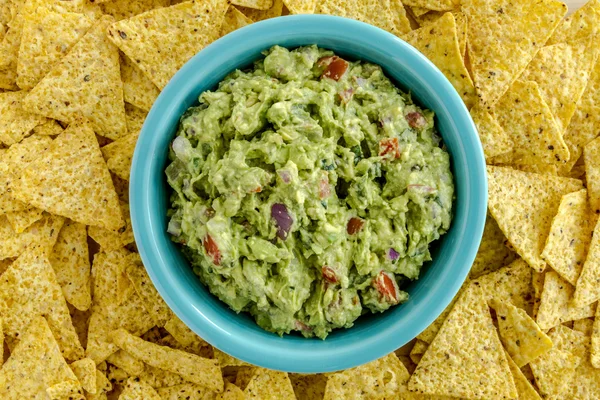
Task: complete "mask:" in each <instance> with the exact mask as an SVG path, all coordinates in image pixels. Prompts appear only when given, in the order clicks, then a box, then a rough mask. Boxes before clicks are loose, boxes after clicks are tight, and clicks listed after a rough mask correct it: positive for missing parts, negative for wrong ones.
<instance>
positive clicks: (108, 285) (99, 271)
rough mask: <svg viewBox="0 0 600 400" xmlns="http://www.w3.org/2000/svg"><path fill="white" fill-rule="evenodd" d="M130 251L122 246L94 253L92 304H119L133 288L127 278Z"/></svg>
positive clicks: (127, 296)
mask: <svg viewBox="0 0 600 400" xmlns="http://www.w3.org/2000/svg"><path fill="white" fill-rule="evenodd" d="M130 255H131V253H130V252H129V251H127V250H126V249H124V248H120V249H117V250H113V251H101V252H99V253H97V254H95V255H94V262H93V264H92V281H93V289H92V290H93V295H94V305H98V306H108V305H111V304H116V305H120V304H123V303H124V302H125V300H127V299H128V298H129V296H130V295H131V293H132V292H133V291H134V290H135V289H134V288H133V286H132V285H131V282H130V281H129V278H127V275H126V270H127V266H128V265H129V264H130V263H131V262H132V260H131V257H130Z"/></svg>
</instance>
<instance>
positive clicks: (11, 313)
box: [0, 247, 83, 360]
mask: <svg viewBox="0 0 600 400" xmlns="http://www.w3.org/2000/svg"><path fill="white" fill-rule="evenodd" d="M40 314H41V315H45V316H46V317H47V318H48V324H49V325H50V327H51V329H52V331H53V333H54V337H55V338H56V340H57V341H58V344H59V346H60V348H61V350H62V352H63V354H64V356H65V358H66V359H68V360H77V359H79V358H81V357H82V356H83V348H82V347H81V344H80V343H79V340H78V337H77V333H76V332H75V328H74V327H73V323H72V322H71V316H70V315H69V309H68V308H67V303H66V301H65V299H64V297H63V295H62V292H61V290H60V286H59V285H58V282H57V281H56V275H55V274H54V271H53V270H52V266H51V265H50V263H49V262H48V259H47V256H46V255H45V254H44V251H43V249H42V248H36V247H31V248H29V249H28V250H27V251H26V252H25V253H23V254H22V255H21V256H20V257H19V258H18V259H17V260H16V261H15V262H13V263H12V264H11V265H10V267H9V268H8V269H7V270H6V272H4V274H2V276H1V277H0V317H1V318H2V321H3V323H4V333H5V335H7V336H10V337H13V338H14V337H17V336H19V337H20V335H21V334H23V332H24V331H25V330H26V328H27V325H28V324H29V322H30V321H31V320H32V319H33V318H34V317H35V316H37V315H40Z"/></svg>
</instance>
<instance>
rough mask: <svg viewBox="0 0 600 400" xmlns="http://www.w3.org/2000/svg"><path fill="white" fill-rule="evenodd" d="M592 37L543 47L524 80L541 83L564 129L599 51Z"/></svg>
mask: <svg viewBox="0 0 600 400" xmlns="http://www.w3.org/2000/svg"><path fill="white" fill-rule="evenodd" d="M591 45H592V40H591V38H585V39H581V40H578V41H577V42H573V43H572V44H566V43H559V44H555V45H553V46H547V47H544V48H542V49H541V50H540V51H539V52H538V53H537V55H536V56H535V57H534V58H533V60H532V61H531V63H530V64H529V66H528V67H527V69H525V72H523V76H522V77H521V78H520V79H523V80H531V81H534V82H537V84H538V86H539V88H540V92H541V93H542V98H543V99H544V101H545V102H546V104H548V107H549V108H550V111H552V114H553V115H554V121H555V122H556V124H557V126H558V129H559V131H560V132H564V131H565V129H567V126H568V125H569V122H571V118H572V117H573V114H574V113H575V108H576V106H577V102H578V101H579V99H580V98H581V96H582V95H583V91H584V90H585V87H586V85H587V82H588V80H589V77H590V70H591V68H592V63H593V62H594V61H595V52H594V50H593V49H592V47H591Z"/></svg>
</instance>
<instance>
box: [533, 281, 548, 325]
mask: <svg viewBox="0 0 600 400" xmlns="http://www.w3.org/2000/svg"><path fill="white" fill-rule="evenodd" d="M545 276H546V273H545V272H536V271H533V274H532V275H531V286H533V310H532V313H531V316H532V317H533V318H535V319H537V313H538V310H539V309H540V302H541V301H542V292H543V291H544V278H545Z"/></svg>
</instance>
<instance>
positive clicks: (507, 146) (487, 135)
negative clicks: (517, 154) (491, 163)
mask: <svg viewBox="0 0 600 400" xmlns="http://www.w3.org/2000/svg"><path fill="white" fill-rule="evenodd" d="M471 118H473V122H474V123H475V126H476V127H477V131H478V132H479V138H480V139H481V145H482V146H483V152H484V153H485V157H486V159H488V160H489V159H490V158H491V157H495V156H499V155H501V154H505V153H509V152H511V151H512V148H513V142H512V140H511V138H510V137H509V136H508V135H507V134H506V132H504V129H502V127H501V126H500V124H499V123H498V121H497V120H496V118H494V116H492V114H490V113H489V112H487V111H485V110H484V109H482V108H481V107H473V108H472V109H471Z"/></svg>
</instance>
